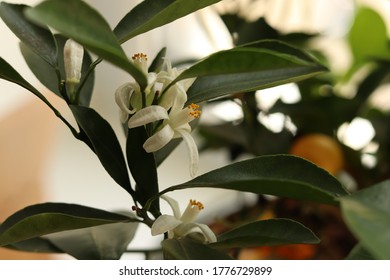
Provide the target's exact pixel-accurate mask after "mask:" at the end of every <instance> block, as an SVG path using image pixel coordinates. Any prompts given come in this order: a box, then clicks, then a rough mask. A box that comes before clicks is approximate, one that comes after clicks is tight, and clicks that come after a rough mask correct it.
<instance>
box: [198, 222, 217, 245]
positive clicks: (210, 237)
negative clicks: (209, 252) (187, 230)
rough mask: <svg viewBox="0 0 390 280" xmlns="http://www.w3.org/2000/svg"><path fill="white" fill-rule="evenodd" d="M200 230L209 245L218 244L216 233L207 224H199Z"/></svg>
mask: <svg viewBox="0 0 390 280" xmlns="http://www.w3.org/2000/svg"><path fill="white" fill-rule="evenodd" d="M197 226H198V228H199V229H200V230H201V231H202V233H203V235H204V237H205V238H206V241H207V243H214V242H217V237H216V236H215V234H214V232H213V231H212V230H211V229H210V228H209V227H208V226H207V225H205V224H197Z"/></svg>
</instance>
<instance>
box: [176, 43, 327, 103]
mask: <svg viewBox="0 0 390 280" xmlns="http://www.w3.org/2000/svg"><path fill="white" fill-rule="evenodd" d="M274 45H276V43H274ZM278 45H279V46H282V44H281V43H279V44H278ZM254 46H255V45H254ZM267 47H268V45H267ZM280 49H281V50H283V52H282V51H276V50H273V49H272V48H271V49H268V48H265V45H264V46H262V47H261V48H255V47H253V46H250V47H237V48H234V49H230V50H224V51H220V52H217V53H214V54H212V55H210V56H208V57H207V58H205V59H203V60H201V61H200V62H198V63H196V64H194V65H193V66H191V67H190V68H188V69H187V70H185V71H183V72H182V74H181V75H179V77H177V79H176V80H175V81H174V82H177V81H180V80H182V79H188V78H193V77H198V78H197V79H196V80H195V82H194V83H193V84H192V86H191V87H190V88H189V90H188V92H187V95H188V101H187V103H199V102H202V101H207V100H210V99H213V98H217V97H221V96H224V95H227V94H233V93H238V92H251V91H255V90H259V89H264V88H269V87H273V86H277V85H281V84H285V83H290V82H297V81H300V80H303V79H307V78H310V77H313V76H315V75H318V74H320V73H324V72H325V71H326V68H325V67H324V66H322V65H320V64H319V63H317V62H316V61H314V60H313V58H312V57H311V56H309V55H307V54H306V53H304V52H302V51H299V50H297V49H294V48H292V47H290V46H288V45H283V48H280ZM174 82H173V83H174Z"/></svg>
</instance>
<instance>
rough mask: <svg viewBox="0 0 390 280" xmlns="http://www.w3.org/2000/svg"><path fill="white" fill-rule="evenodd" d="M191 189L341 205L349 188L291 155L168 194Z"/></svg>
mask: <svg viewBox="0 0 390 280" xmlns="http://www.w3.org/2000/svg"><path fill="white" fill-rule="evenodd" d="M187 188H222V189H228V190H236V191H242V192H252V193H256V194H269V195H275V196H280V197H288V198H294V199H301V200H309V201H316V202H320V203H327V204H337V203H338V202H337V200H336V198H337V197H340V196H344V195H347V194H348V192H347V191H346V190H345V188H344V187H343V186H342V185H341V184H340V182H339V181H337V180H336V179H335V178H334V177H333V176H332V175H330V174H329V173H328V172H327V171H325V170H323V169H321V168H319V167H317V166H316V165H314V164H312V163H310V162H308V161H306V160H304V159H302V158H299V157H295V156H291V155H272V156H261V157H256V158H253V159H249V160H245V161H241V162H237V163H233V164H230V165H227V166H225V167H222V168H219V169H215V170H213V171H210V172H208V173H206V174H203V175H200V176H199V177H196V178H195V179H193V180H191V181H188V182H186V183H183V184H180V185H176V186H173V187H171V188H168V189H167V190H165V191H164V192H168V191H173V190H180V189H187Z"/></svg>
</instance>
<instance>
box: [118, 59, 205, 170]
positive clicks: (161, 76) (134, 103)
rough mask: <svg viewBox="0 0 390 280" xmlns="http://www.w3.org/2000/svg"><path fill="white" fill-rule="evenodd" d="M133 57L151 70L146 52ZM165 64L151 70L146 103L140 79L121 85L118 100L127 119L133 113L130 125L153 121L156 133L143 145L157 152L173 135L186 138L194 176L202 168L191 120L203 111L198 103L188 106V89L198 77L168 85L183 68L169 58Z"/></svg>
mask: <svg viewBox="0 0 390 280" xmlns="http://www.w3.org/2000/svg"><path fill="white" fill-rule="evenodd" d="M133 60H134V64H136V65H137V67H139V68H140V69H141V70H142V71H144V72H146V71H147V66H146V56H145V55H143V54H137V55H135V56H133ZM164 66H165V69H166V70H163V71H160V72H159V73H148V86H147V88H146V90H145V94H146V104H142V93H141V89H140V87H139V85H138V84H136V83H127V84H124V85H122V86H121V87H119V88H118V90H117V91H116V93H115V100H116V102H117V104H118V106H119V107H120V109H121V120H122V121H123V122H126V121H127V120H128V118H129V115H131V117H130V119H129V121H128V126H129V128H134V127H139V126H143V125H149V124H152V126H151V127H152V132H153V134H152V135H150V137H149V138H148V139H147V140H146V141H145V143H144V145H143V147H144V149H145V151H146V152H148V153H152V152H156V151H158V150H159V149H161V148H163V147H164V146H165V145H166V144H168V143H169V142H170V141H171V140H172V139H174V138H183V140H184V142H185V143H186V145H187V148H188V151H189V156H190V174H191V176H192V177H194V176H195V174H196V172H197V169H198V162H199V154H198V148H197V146H196V143H195V141H194V139H193V138H192V136H191V126H190V125H189V122H191V121H192V120H194V119H197V118H199V117H200V113H201V111H200V110H199V106H198V105H196V104H191V105H188V106H185V104H186V101H187V93H186V91H187V90H188V88H189V87H190V85H191V84H192V83H193V81H194V80H193V79H188V80H184V81H179V82H177V83H175V84H174V85H172V86H170V87H169V88H168V86H169V85H170V84H171V82H172V81H173V80H175V79H176V78H177V76H179V74H180V71H179V70H177V69H176V68H172V66H171V64H170V62H169V61H168V60H165V61H164ZM160 93H161V94H160ZM152 104H153V105H152ZM143 105H145V106H143Z"/></svg>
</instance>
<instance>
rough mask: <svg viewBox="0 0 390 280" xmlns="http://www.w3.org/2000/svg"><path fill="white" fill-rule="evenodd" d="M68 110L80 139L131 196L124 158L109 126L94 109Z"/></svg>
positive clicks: (75, 107) (73, 107)
mask: <svg viewBox="0 0 390 280" xmlns="http://www.w3.org/2000/svg"><path fill="white" fill-rule="evenodd" d="M70 109H71V110H72V113H73V115H74V117H75V118H76V121H77V123H78V124H79V125H80V128H81V129H82V131H83V132H84V133H85V135H86V138H82V139H81V140H83V141H84V142H85V143H86V144H88V145H89V146H90V147H91V148H92V150H93V151H94V152H95V153H96V155H97V156H98V158H99V160H100V162H101V163H102V165H103V167H104V168H105V169H106V171H107V172H108V174H110V175H111V177H112V178H113V179H114V180H115V181H116V182H117V183H118V184H119V185H120V186H122V187H123V188H124V189H125V190H126V191H127V192H128V193H130V194H132V192H133V190H132V189H131V183H130V178H129V173H128V170H127V165H126V161H125V158H124V156H123V152H122V148H121V146H120V144H119V141H118V138H117V137H116V135H115V132H114V130H113V129H112V127H111V126H110V124H109V123H108V122H107V121H106V120H105V119H103V118H102V117H101V116H100V115H99V114H98V113H97V112H96V111H95V110H94V109H92V108H88V107H83V106H77V105H70Z"/></svg>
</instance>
